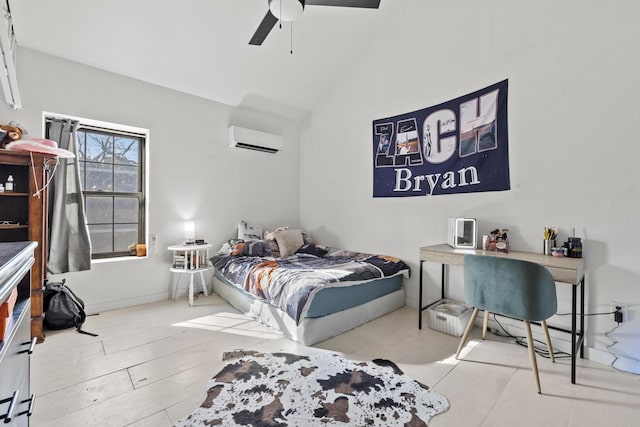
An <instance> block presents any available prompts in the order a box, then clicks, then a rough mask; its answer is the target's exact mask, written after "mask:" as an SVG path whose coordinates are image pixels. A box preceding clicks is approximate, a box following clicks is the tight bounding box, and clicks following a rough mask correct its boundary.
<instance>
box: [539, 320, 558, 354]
mask: <svg viewBox="0 0 640 427" xmlns="http://www.w3.org/2000/svg"><path fill="white" fill-rule="evenodd" d="M540 324H541V325H542V331H543V332H544V337H545V338H546V340H547V350H549V357H550V358H551V361H552V362H553V363H556V359H555V357H553V347H552V346H551V337H550V336H549V328H547V322H546V321H545V320H543V321H542V322H540Z"/></svg>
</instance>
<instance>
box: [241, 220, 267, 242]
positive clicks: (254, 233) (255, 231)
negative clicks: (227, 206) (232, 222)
mask: <svg viewBox="0 0 640 427" xmlns="http://www.w3.org/2000/svg"><path fill="white" fill-rule="evenodd" d="M263 233H264V227H263V226H261V225H255V224H247V222H246V221H240V222H239V223H238V239H241V240H262V234H263Z"/></svg>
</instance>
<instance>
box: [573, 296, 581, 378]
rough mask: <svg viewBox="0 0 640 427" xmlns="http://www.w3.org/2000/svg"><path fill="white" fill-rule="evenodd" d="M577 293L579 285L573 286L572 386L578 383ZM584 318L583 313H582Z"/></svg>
mask: <svg viewBox="0 0 640 427" xmlns="http://www.w3.org/2000/svg"><path fill="white" fill-rule="evenodd" d="M576 291H577V285H572V286H571V384H575V383H576V350H577V348H576V347H577V344H578V341H577V339H576V336H577V334H576V317H577V315H578V314H577V312H576V305H577V304H576ZM581 316H582V313H581Z"/></svg>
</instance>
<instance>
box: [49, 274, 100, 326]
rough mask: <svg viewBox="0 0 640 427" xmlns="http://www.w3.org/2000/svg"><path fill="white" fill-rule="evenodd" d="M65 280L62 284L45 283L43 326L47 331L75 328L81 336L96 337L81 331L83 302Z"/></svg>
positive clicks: (83, 316)
mask: <svg viewBox="0 0 640 427" xmlns="http://www.w3.org/2000/svg"><path fill="white" fill-rule="evenodd" d="M65 282H66V280H65V279H62V282H61V283H59V282H53V283H48V282H45V285H44V296H43V299H44V301H43V308H44V326H45V327H46V328H47V329H51V330H57V329H67V328H76V330H77V331H78V332H80V333H81V334H87V335H92V336H94V337H97V336H98V335H96V334H92V333H90V332H86V331H83V330H82V329H81V328H82V324H83V323H84V321H85V319H86V318H87V314H86V313H85V312H84V301H82V300H81V299H80V298H78V296H77V295H76V294H74V293H73V291H72V290H71V289H69V288H68V287H67V286H66V285H65Z"/></svg>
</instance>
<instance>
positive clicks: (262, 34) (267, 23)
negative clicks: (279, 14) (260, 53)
mask: <svg viewBox="0 0 640 427" xmlns="http://www.w3.org/2000/svg"><path fill="white" fill-rule="evenodd" d="M277 22H278V18H276V17H275V16H273V15H272V14H271V12H269V11H267V14H266V15H265V16H264V18H263V19H262V22H261V23H260V25H258V29H257V30H256V32H255V33H254V34H253V37H251V40H249V44H252V45H254V46H260V45H261V44H262V42H263V41H264V39H266V38H267V36H268V35H269V33H270V32H271V29H272V28H273V27H274V26H275V25H276V23H277Z"/></svg>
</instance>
